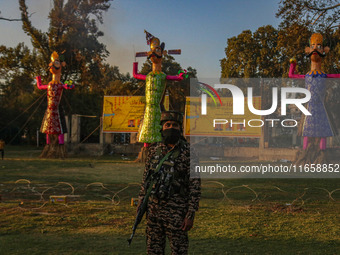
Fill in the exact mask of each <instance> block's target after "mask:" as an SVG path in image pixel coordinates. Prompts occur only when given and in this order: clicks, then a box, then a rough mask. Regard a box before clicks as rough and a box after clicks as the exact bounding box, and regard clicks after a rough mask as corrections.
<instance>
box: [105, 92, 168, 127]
mask: <svg viewBox="0 0 340 255" xmlns="http://www.w3.org/2000/svg"><path fill="white" fill-rule="evenodd" d="M164 106H165V109H169V97H168V96H166V97H165V99H164ZM144 109H145V97H144V96H104V104H103V133H137V132H138V128H139V125H140V122H141V119H142V118H143V116H144Z"/></svg>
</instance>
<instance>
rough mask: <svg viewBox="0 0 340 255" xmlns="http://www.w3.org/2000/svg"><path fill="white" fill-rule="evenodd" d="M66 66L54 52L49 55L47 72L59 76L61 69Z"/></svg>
mask: <svg viewBox="0 0 340 255" xmlns="http://www.w3.org/2000/svg"><path fill="white" fill-rule="evenodd" d="M64 66H66V63H65V62H64V61H61V60H60V58H59V55H58V53H57V52H56V51H54V52H53V53H52V54H51V62H50V64H49V70H50V72H51V73H52V74H60V73H61V67H64Z"/></svg>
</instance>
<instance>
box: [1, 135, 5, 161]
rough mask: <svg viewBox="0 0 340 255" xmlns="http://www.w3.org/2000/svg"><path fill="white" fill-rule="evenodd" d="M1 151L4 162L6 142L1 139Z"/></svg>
mask: <svg viewBox="0 0 340 255" xmlns="http://www.w3.org/2000/svg"><path fill="white" fill-rule="evenodd" d="M0 151H1V158H2V160H4V154H5V141H4V140H2V139H0Z"/></svg>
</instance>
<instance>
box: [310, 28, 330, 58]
mask: <svg viewBox="0 0 340 255" xmlns="http://www.w3.org/2000/svg"><path fill="white" fill-rule="evenodd" d="M323 44H324V42H323V36H322V34H320V33H314V34H312V36H311V38H310V40H309V46H310V47H306V48H305V52H306V54H307V57H310V58H311V60H312V61H317V62H318V61H321V59H322V58H324V57H325V56H326V54H327V53H328V52H329V47H324V45H323Z"/></svg>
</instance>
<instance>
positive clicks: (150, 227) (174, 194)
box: [139, 139, 201, 254]
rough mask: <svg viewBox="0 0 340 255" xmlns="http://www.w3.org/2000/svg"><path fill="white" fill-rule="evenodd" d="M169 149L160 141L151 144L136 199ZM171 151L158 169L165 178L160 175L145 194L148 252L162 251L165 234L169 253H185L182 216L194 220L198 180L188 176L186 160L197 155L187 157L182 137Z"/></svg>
mask: <svg viewBox="0 0 340 255" xmlns="http://www.w3.org/2000/svg"><path fill="white" fill-rule="evenodd" d="M169 150H170V149H169V148H168V147H167V146H166V145H165V144H163V143H155V144H153V145H151V147H150V149H149V153H148V157H147V160H146V167H145V171H144V175H143V182H142V185H141V191H140V194H139V198H140V201H141V200H142V199H143V197H144V196H145V193H146V190H147V186H148V182H147V181H146V179H147V178H148V177H147V176H148V175H150V173H151V174H152V173H153V172H154V170H155V169H156V167H157V165H158V163H159V161H160V160H161V159H162V158H164V156H165V155H166V154H167V153H168V152H169ZM172 150H173V153H172V155H171V156H170V157H169V158H168V159H167V160H166V161H165V162H164V163H163V164H162V167H161V168H160V169H159V171H158V173H163V175H161V174H160V176H164V177H165V178H163V179H162V178H161V179H162V180H163V181H161V180H159V179H158V180H157V182H156V184H154V185H153V188H152V191H151V195H150V197H149V202H148V210H147V214H146V218H147V228H146V235H147V251H148V254H164V248H165V241H166V236H167V237H168V238H169V241H170V247H171V251H172V254H187V253H188V245H189V241H188V233H187V232H186V231H183V230H182V229H181V226H182V224H183V222H184V218H185V217H186V218H189V219H192V220H193V219H194V216H195V211H197V210H198V206H199V200H200V196H201V181H200V179H199V178H190V159H191V164H192V165H193V164H195V163H196V162H195V161H197V157H196V156H195V155H191V157H190V145H189V144H188V143H187V142H186V141H185V140H184V139H180V141H179V142H178V143H177V144H176V145H175V147H174V148H173V149H172ZM167 173H168V175H167ZM169 173H170V174H169ZM168 177H170V178H168ZM161 184H165V185H163V186H162V185H161Z"/></svg>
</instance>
